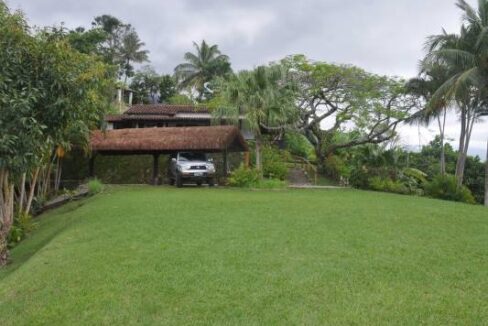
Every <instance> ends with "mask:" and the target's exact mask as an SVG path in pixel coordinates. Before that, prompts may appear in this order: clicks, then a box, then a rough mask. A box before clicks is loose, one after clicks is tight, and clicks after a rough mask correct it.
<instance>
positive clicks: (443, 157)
mask: <svg viewBox="0 0 488 326" xmlns="http://www.w3.org/2000/svg"><path fill="white" fill-rule="evenodd" d="M446 115H447V110H446V109H444V112H443V119H442V121H441V118H440V116H439V117H437V122H438V123H439V133H440V138H441V166H440V172H441V175H445V174H446V149H445V147H444V146H445V145H444V141H445V130H446Z"/></svg>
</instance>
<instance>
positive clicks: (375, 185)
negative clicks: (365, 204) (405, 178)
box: [369, 177, 411, 195]
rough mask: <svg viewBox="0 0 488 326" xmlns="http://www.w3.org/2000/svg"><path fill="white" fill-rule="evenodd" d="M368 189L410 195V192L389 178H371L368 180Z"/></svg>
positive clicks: (398, 182)
mask: <svg viewBox="0 0 488 326" xmlns="http://www.w3.org/2000/svg"><path fill="white" fill-rule="evenodd" d="M369 187H370V188H371V189H372V190H376V191H383V192H392V193H395V194H403V195H406V194H410V193H411V191H410V190H409V188H408V187H407V186H405V185H404V184H403V183H402V182H400V181H395V180H392V179H390V178H382V177H373V178H370V179H369Z"/></svg>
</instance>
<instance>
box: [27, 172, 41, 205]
mask: <svg viewBox="0 0 488 326" xmlns="http://www.w3.org/2000/svg"><path fill="white" fill-rule="evenodd" d="M40 169H41V168H36V170H35V171H34V175H33V176H32V180H31V185H30V189H29V197H28V199H27V205H26V206H25V210H24V213H25V214H29V213H30V210H31V206H32V200H33V199H34V191H35V190H36V185H37V177H38V176H39V171H40Z"/></svg>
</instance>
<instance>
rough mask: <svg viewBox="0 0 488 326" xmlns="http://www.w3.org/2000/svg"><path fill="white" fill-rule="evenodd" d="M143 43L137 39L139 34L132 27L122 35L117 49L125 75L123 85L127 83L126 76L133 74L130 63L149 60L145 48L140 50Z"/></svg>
mask: <svg viewBox="0 0 488 326" xmlns="http://www.w3.org/2000/svg"><path fill="white" fill-rule="evenodd" d="M144 45H145V43H144V42H142V41H141V40H140V39H139V35H137V32H136V31H135V30H134V28H132V27H130V26H129V27H128V29H127V31H126V33H125V34H124V36H123V37H122V44H121V46H120V49H119V60H120V65H121V67H122V73H123V74H124V75H125V78H124V85H125V84H126V83H127V78H128V77H131V76H132V75H133V74H134V68H133V67H132V65H131V63H132V62H136V63H142V62H147V61H149V59H148V53H149V51H147V50H141V48H142V47H143V46H144Z"/></svg>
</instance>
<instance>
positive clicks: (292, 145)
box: [285, 132, 316, 160]
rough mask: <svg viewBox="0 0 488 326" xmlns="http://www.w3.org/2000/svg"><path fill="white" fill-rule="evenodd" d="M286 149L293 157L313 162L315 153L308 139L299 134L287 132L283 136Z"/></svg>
mask: <svg viewBox="0 0 488 326" xmlns="http://www.w3.org/2000/svg"><path fill="white" fill-rule="evenodd" d="M285 143H286V149H287V150H288V151H289V152H290V153H291V154H293V155H297V156H300V157H304V158H306V159H308V160H315V158H316V157H315V152H314V148H313V146H312V144H310V142H309V141H308V139H307V138H306V137H305V136H304V135H302V134H299V133H294V132H287V133H286V134H285Z"/></svg>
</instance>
